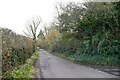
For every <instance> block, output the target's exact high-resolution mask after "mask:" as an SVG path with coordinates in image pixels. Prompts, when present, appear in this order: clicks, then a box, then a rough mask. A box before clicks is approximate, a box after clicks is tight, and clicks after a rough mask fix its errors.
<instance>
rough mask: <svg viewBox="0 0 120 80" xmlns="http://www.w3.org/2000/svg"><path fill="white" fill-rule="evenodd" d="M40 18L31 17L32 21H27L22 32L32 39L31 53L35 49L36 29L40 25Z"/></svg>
mask: <svg viewBox="0 0 120 80" xmlns="http://www.w3.org/2000/svg"><path fill="white" fill-rule="evenodd" d="M40 23H41V18H40V17H38V18H36V19H33V20H32V21H29V22H28V23H27V26H26V30H27V32H24V33H25V35H27V36H29V37H32V39H33V53H34V52H35V50H36V38H37V36H38V35H37V31H38V27H39V26H40Z"/></svg>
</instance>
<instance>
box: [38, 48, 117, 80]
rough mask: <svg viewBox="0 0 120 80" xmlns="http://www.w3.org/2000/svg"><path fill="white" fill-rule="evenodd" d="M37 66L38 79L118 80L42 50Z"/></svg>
mask: <svg viewBox="0 0 120 80" xmlns="http://www.w3.org/2000/svg"><path fill="white" fill-rule="evenodd" d="M37 66H38V72H37V76H38V78H117V77H116V76H114V75H111V74H108V73H105V72H102V71H99V70H97V69H93V68H90V67H86V66H83V65H78V64H75V63H72V62H70V61H67V60H64V59H61V58H59V57H57V56H54V55H52V54H51V53H49V52H47V51H45V50H42V49H40V51H39V59H38V63H37ZM40 76H41V77H40Z"/></svg>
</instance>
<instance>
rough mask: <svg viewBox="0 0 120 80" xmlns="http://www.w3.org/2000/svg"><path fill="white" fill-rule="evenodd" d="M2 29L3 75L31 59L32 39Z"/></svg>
mask: <svg viewBox="0 0 120 80" xmlns="http://www.w3.org/2000/svg"><path fill="white" fill-rule="evenodd" d="M1 29H2V70H3V73H4V72H6V71H8V70H11V69H13V68H14V67H17V66H19V65H21V64H24V63H25V61H26V60H27V59H28V58H30V57H31V55H32V54H33V53H32V39H31V38H29V37H25V36H22V35H18V34H16V33H15V32H13V31H12V30H9V29H7V28H1Z"/></svg>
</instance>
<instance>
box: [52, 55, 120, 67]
mask: <svg viewBox="0 0 120 80" xmlns="http://www.w3.org/2000/svg"><path fill="white" fill-rule="evenodd" d="M53 54H55V55H56V56H59V57H62V58H64V59H67V60H70V61H72V62H75V63H78V64H84V65H100V66H116V67H117V66H118V63H119V59H118V56H108V55H91V54H84V55H83V54H81V55H77V54H73V55H69V54H63V53H62V54H60V53H53Z"/></svg>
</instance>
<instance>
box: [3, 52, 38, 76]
mask: <svg viewBox="0 0 120 80" xmlns="http://www.w3.org/2000/svg"><path fill="white" fill-rule="evenodd" d="M36 59H38V51H36V52H35V53H34V54H33V55H32V56H31V58H29V59H27V60H26V63H25V64H24V65H20V66H19V67H16V68H14V69H13V70H12V71H7V72H6V73H5V74H4V75H3V78H34V74H35V68H34V66H33V64H34V61H35V60H36Z"/></svg>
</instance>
